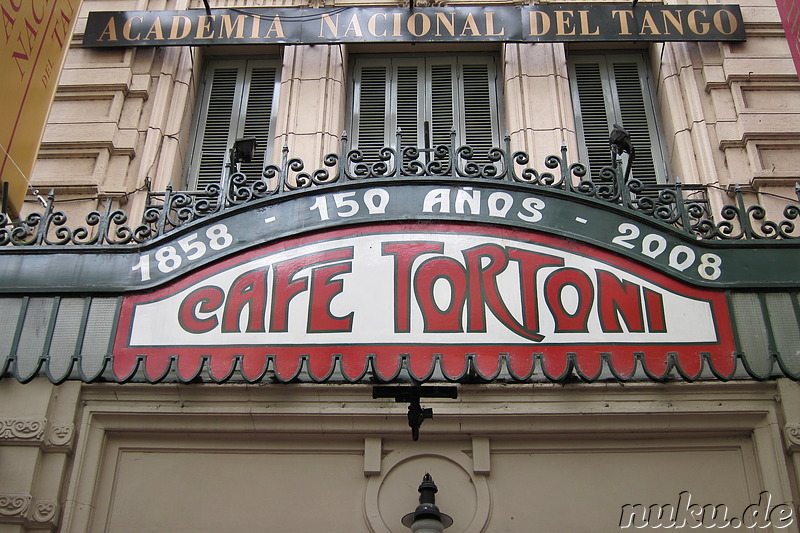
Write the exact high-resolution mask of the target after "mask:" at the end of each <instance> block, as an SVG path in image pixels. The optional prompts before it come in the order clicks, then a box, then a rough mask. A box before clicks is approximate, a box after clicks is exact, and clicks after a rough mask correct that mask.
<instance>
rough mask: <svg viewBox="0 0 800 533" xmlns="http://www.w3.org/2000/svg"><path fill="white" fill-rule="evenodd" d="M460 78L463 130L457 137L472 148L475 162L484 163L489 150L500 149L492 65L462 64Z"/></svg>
mask: <svg viewBox="0 0 800 533" xmlns="http://www.w3.org/2000/svg"><path fill="white" fill-rule="evenodd" d="M461 77H462V80H461V86H462V91H463V93H462V94H463V98H464V106H463V109H464V126H463V134H462V135H461V136H460V137H461V138H462V139H463V142H464V143H466V144H468V145H470V146H471V147H472V149H473V155H474V157H475V159H477V160H479V161H488V160H487V159H486V156H487V154H488V152H489V150H490V149H491V148H494V147H499V146H500V145H499V143H498V140H499V139H498V138H499V135H498V127H497V123H498V118H497V105H496V101H497V96H496V93H495V91H496V84H495V76H494V69H493V65H492V64H491V63H472V62H470V63H464V64H462V65H461Z"/></svg>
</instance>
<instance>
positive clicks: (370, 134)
mask: <svg viewBox="0 0 800 533" xmlns="http://www.w3.org/2000/svg"><path fill="white" fill-rule="evenodd" d="M388 90H389V68H388V67H387V66H380V65H377V66H364V67H363V68H361V69H359V70H358V71H357V73H356V95H355V102H356V106H355V108H354V110H353V115H354V118H355V125H356V128H355V129H356V131H355V132H354V135H355V139H354V140H355V147H357V148H358V149H359V150H361V151H362V152H364V153H365V154H366V155H367V156H368V157H369V158H370V160H375V158H376V156H377V154H378V151H379V150H380V149H381V148H383V147H384V146H386V135H387V127H386V126H387V124H386V106H387V103H388V101H389V97H388Z"/></svg>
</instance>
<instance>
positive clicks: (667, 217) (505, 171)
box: [0, 131, 800, 246]
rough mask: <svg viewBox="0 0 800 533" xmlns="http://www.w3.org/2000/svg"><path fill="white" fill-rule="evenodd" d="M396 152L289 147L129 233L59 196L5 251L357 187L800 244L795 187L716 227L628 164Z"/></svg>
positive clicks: (688, 201) (166, 228)
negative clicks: (79, 211)
mask: <svg viewBox="0 0 800 533" xmlns="http://www.w3.org/2000/svg"><path fill="white" fill-rule="evenodd" d="M395 143H396V144H395V147H384V148H382V149H380V150H378V151H377V152H374V153H366V152H363V151H361V150H357V149H348V137H347V133H346V132H344V133H343V134H342V136H341V141H340V150H339V153H331V154H328V155H326V156H325V157H324V158H323V160H322V166H321V167H320V168H317V169H315V170H313V171H307V170H306V169H305V163H304V162H303V161H302V160H301V159H299V158H296V157H290V154H289V148H288V147H287V146H284V147H283V149H282V153H281V161H280V163H279V164H270V165H267V166H266V167H265V168H264V170H263V172H262V173H261V175H259V176H255V177H253V176H246V175H245V174H244V173H242V172H240V171H239V169H238V166H236V165H229V167H228V169H227V170H226V172H225V173H224V176H222V179H221V180H220V182H219V183H214V184H211V185H208V186H206V187H205V189H203V190H199V191H175V190H173V189H172V187H171V186H168V187H167V188H166V190H165V191H163V192H153V191H149V190H148V193H147V195H148V196H147V204H146V207H145V209H144V212H143V215H142V220H141V223H140V224H139V225H137V226H132V225H129V224H128V215H127V213H125V211H123V210H122V209H119V208H115V207H114V202H113V201H112V199H110V198H109V199H107V200H106V202H105V206H104V208H103V210H102V211H92V212H90V213H89V214H88V215H86V217H85V225H82V226H79V227H77V228H74V229H70V227H69V226H68V220H67V215H66V214H65V213H64V212H63V211H60V210H58V209H57V203H56V200H55V195H54V193H53V192H51V193H50V194H49V195H48V197H47V200H46V201H45V202H44V210H43V211H41V212H33V213H30V214H28V215H27V216H26V217H25V218H24V219H23V220H20V221H12V220H11V219H10V217H9V216H8V215H6V214H0V246H59V245H78V246H87V245H112V246H114V245H126V244H139V243H144V242H147V241H150V240H152V239H155V238H157V237H160V236H162V235H165V234H167V233H169V232H170V231H172V230H174V229H175V228H178V227H180V226H182V225H184V224H187V223H189V222H193V221H195V220H198V219H201V218H204V217H207V216H210V215H213V214H215V213H219V212H221V211H224V210H226V209H230V208H233V207H236V206H240V205H244V204H248V203H251V202H256V201H258V200H261V199H264V198H268V197H275V196H280V195H283V194H286V193H290V192H293V191H298V190H304V189H309V188H312V187H325V186H328V185H334V184H342V183H347V182H352V181H361V180H386V179H401V178H402V179H406V178H420V179H437V178H442V179H445V178H446V179H453V180H467V181H474V180H479V181H489V182H497V181H504V182H510V183H516V184H519V185H520V186H523V187H530V188H532V189H547V190H551V191H560V192H561V193H564V194H567V195H574V196H577V197H584V198H590V199H593V200H595V201H598V202H602V203H606V204H610V205H613V206H614V207H616V208H619V209H623V210H627V211H630V212H635V213H637V214H639V215H642V216H646V217H650V218H653V219H655V220H656V221H658V222H661V223H665V224H668V225H670V226H672V227H673V228H675V229H676V230H677V231H680V232H683V233H684V234H686V235H688V236H689V237H691V238H693V239H698V240H726V241H743V240H753V239H773V240H778V239H780V240H787V239H797V238H800V230H798V229H797V226H796V223H795V221H796V220H797V219H798V216H800V205H798V204H800V185H797V186H796V187H795V194H796V196H797V198H798V204H794V203H789V204H788V205H786V207H785V208H784V209H783V213H782V215H783V219H782V220H779V221H773V220H770V219H768V217H767V212H766V209H765V208H764V207H762V206H761V205H758V204H755V203H751V204H748V202H747V201H746V197H747V194H746V193H745V192H744V191H743V190H742V188H741V187H739V186H736V187H735V188H734V189H733V190H732V191H729V193H730V194H732V196H733V198H734V201H733V202H732V203H730V204H728V205H725V206H723V207H722V209H721V210H720V212H719V216H718V218H717V219H716V220H715V219H714V217H713V216H712V213H711V209H710V207H709V200H708V195H707V191H708V187H707V186H700V185H691V186H690V185H684V184H682V183H681V182H680V181H676V182H675V183H674V184H669V185H658V186H654V185H648V184H645V183H643V182H642V181H641V180H638V179H636V177H635V176H634V177H632V178H629V179H626V177H625V172H624V171H623V169H622V168H621V167H622V164H621V161H620V159H619V158H618V157H614V156H612V164H611V165H609V166H606V167H603V168H602V169H601V170H600V172H599V173H598V175H597V176H592V175H591V174H590V172H589V167H588V165H586V164H584V163H582V162H570V161H569V159H568V157H567V148H566V146H565V145H562V147H561V150H560V154H559V155H549V156H547V157H546V158H545V160H544V166H545V168H546V170H544V171H542V172H540V171H538V170H536V169H535V168H532V167H530V166H528V165H529V163H530V160H531V158H530V156H529V154H527V153H526V152H523V151H515V152H512V151H511V143H510V138H509V136H508V135H506V137H505V139H504V147H503V148H491V149H489V150H484V151H483V152H482V153H481V152H480V151H478V150H476V149H475V148H473V147H471V146H466V145H465V146H456V145H455V133H454V132H451V136H450V144H439V145H435V146H432V147H416V146H409V145H407V144H405V143H404V141H403V138H402V132H400V131H398V132H397V135H396V141H395Z"/></svg>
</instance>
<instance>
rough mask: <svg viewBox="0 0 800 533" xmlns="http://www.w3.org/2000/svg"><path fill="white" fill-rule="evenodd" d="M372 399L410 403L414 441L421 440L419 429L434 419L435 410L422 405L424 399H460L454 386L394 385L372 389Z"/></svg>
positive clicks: (409, 418)
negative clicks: (424, 423)
mask: <svg viewBox="0 0 800 533" xmlns="http://www.w3.org/2000/svg"><path fill="white" fill-rule="evenodd" d="M372 397H373V398H375V399H377V398H394V401H396V402H402V403H408V425H409V427H410V428H411V438H412V440H415V441H416V440H419V428H420V426H421V425H422V423H423V422H424V421H425V420H427V419H429V418H433V409H431V408H430V407H428V408H425V407H422V405H420V400H421V399H422V398H451V399H456V398H458V387H456V386H454V385H450V386H448V385H432V386H430V387H421V386H419V385H416V386H410V387H404V386H393V385H377V386H375V387H373V388H372Z"/></svg>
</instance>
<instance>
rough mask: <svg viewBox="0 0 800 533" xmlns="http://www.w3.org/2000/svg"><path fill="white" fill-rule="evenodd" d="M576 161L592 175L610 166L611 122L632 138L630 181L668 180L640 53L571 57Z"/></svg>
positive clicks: (654, 112)
mask: <svg viewBox="0 0 800 533" xmlns="http://www.w3.org/2000/svg"><path fill="white" fill-rule="evenodd" d="M569 67H570V79H571V81H572V92H573V106H574V110H575V118H576V126H577V133H578V138H579V141H580V158H581V160H582V161H584V162H588V164H589V168H590V171H591V174H592V176H594V177H595V178H596V177H597V176H598V174H599V172H600V169H601V168H602V167H604V166H608V165H610V164H611V162H612V156H611V149H610V146H609V142H608V136H609V133H610V132H611V129H612V128H613V126H614V124H615V123H616V124H619V125H620V126H622V127H623V128H624V129H625V130H627V131H628V133H630V135H631V143H632V144H633V146H634V148H635V150H636V155H635V158H634V163H633V166H632V170H631V177H634V178H637V179H639V180H641V181H643V182H644V183H645V184H656V183H665V182H666V181H667V176H666V167H665V162H664V156H663V153H664V151H663V148H662V145H661V141H660V137H659V134H658V123H657V114H656V111H655V102H654V99H653V97H652V94H651V92H650V84H649V77H648V70H647V65H646V63H645V59H644V56H643V55H641V54H630V53H626V54H619V53H609V54H604V55H575V56H574V57H571V58H570V65H569Z"/></svg>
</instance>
